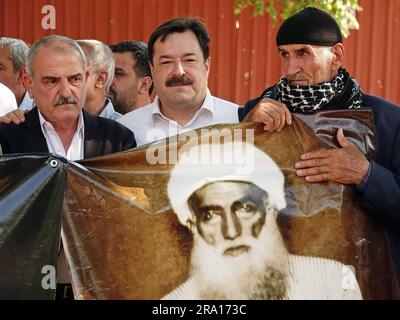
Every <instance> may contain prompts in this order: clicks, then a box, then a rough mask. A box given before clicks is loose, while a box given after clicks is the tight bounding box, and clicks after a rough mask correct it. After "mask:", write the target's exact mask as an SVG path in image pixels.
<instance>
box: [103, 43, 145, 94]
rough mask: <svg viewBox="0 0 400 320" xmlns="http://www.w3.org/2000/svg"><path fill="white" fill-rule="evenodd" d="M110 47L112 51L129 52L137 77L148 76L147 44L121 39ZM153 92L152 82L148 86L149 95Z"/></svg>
mask: <svg viewBox="0 0 400 320" xmlns="http://www.w3.org/2000/svg"><path fill="white" fill-rule="evenodd" d="M110 49H111V51H112V52H114V53H125V52H130V53H131V54H132V57H133V59H134V60H135V61H136V62H135V65H134V66H133V70H134V71H135V73H136V74H137V75H138V76H139V77H150V78H152V76H151V71H150V65H149V51H148V49H147V45H146V44H145V43H144V42H140V41H122V42H119V43H117V44H112V45H110ZM152 92H153V84H152V85H151V87H150V88H149V95H151V93H152Z"/></svg>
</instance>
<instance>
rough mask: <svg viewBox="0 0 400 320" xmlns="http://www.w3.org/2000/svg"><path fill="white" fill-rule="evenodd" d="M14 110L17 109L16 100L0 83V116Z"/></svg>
mask: <svg viewBox="0 0 400 320" xmlns="http://www.w3.org/2000/svg"><path fill="white" fill-rule="evenodd" d="M15 109H17V100H16V99H15V95H14V93H13V92H12V91H11V90H10V89H8V87H6V86H5V85H3V84H2V83H0V116H4V115H5V114H7V113H9V112H10V111H13V110H15Z"/></svg>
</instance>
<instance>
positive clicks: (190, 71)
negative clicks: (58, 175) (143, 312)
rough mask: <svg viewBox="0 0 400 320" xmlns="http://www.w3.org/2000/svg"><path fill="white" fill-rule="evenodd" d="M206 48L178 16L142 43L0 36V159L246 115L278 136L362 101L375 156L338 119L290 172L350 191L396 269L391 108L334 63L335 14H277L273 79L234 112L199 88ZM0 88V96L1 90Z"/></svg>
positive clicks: (129, 140)
mask: <svg viewBox="0 0 400 320" xmlns="http://www.w3.org/2000/svg"><path fill="white" fill-rule="evenodd" d="M209 43H210V38H209V35H208V32H207V28H206V26H205V25H204V24H203V23H202V22H200V21H199V20H198V19H195V18H188V17H185V18H176V19H173V20H170V21H167V22H165V23H163V24H161V25H160V26H158V27H157V28H156V29H155V30H154V32H153V33H152V34H151V36H150V38H149V41H148V44H147V45H146V44H145V43H142V42H136V41H125V42H121V43H118V44H113V45H110V46H107V45H106V44H104V43H101V42H100V41H97V40H78V41H75V40H72V39H69V38H67V37H63V36H56V35H52V36H47V37H45V38H42V39H40V40H38V41H37V42H36V43H34V44H33V45H32V46H31V47H30V48H29V47H28V46H27V45H26V44H25V43H24V42H23V41H22V40H19V39H11V38H0V83H2V84H4V86H6V87H8V89H10V91H11V92H12V93H13V94H14V96H15V102H14V105H13V106H11V109H13V108H14V109H15V110H14V111H11V112H8V113H6V114H3V116H2V117H0V122H1V123H2V124H0V147H1V150H0V154H1V152H2V153H3V154H8V153H22V152H51V153H56V154H58V155H62V156H64V157H66V158H67V159H69V160H79V159H83V158H88V157H93V156H98V155H103V154H109V153H113V152H118V151H122V150H127V149H130V148H134V147H136V146H137V145H142V144H146V143H150V142H153V141H156V140H159V139H162V138H165V137H168V136H171V135H176V134H179V133H182V132H186V131H189V130H192V129H196V128H200V127H204V126H208V125H212V124H222V123H227V124H228V123H238V122H240V121H255V122H261V123H263V124H264V128H265V130H268V131H270V132H279V131H281V130H282V129H283V128H284V126H286V125H291V123H292V113H304V114H308V113H314V112H318V111H319V110H328V109H329V110H333V109H360V108H370V109H372V111H373V114H374V122H375V126H376V135H377V144H378V156H377V159H376V160H371V159H367V158H366V157H365V156H364V155H363V154H362V153H361V152H360V151H359V149H358V148H357V147H356V146H355V145H354V144H352V142H350V141H349V140H348V139H347V138H346V137H345V135H344V133H343V130H342V129H340V126H339V124H338V131H337V141H338V143H339V145H340V147H339V148H335V149H328V150H324V151H316V152H310V153H306V154H304V155H302V156H301V158H300V159H299V161H298V162H297V163H296V164H295V168H294V169H295V170H296V173H297V175H298V176H300V177H304V179H305V181H307V182H308V183H317V182H323V181H334V182H337V183H341V184H345V185H351V186H353V188H354V192H355V193H356V194H357V196H358V199H359V201H360V202H361V203H362V204H363V205H364V206H365V207H366V208H367V209H368V211H369V212H371V213H372V214H375V215H376V216H377V217H379V218H380V219H381V220H382V221H383V223H384V224H385V226H386V228H387V230H388V235H389V238H390V245H391V250H392V256H393V260H394V262H395V266H396V268H397V273H398V275H399V276H400V254H399V252H400V237H399V234H400V233H399V232H398V231H399V228H400V215H399V208H400V108H399V107H398V106H396V105H395V104H394V103H391V102H389V101H386V100H384V99H382V98H379V97H375V96H370V95H367V94H364V93H363V92H362V91H361V89H360V86H359V84H358V83H357V81H356V79H354V78H353V77H352V76H351V75H350V74H349V73H348V72H347V71H346V70H345V69H344V68H343V66H342V64H343V58H344V52H345V50H344V47H343V44H342V35H341V31H340V28H339V26H338V25H337V23H336V22H335V20H334V19H333V18H332V17H331V16H329V15H328V14H327V13H325V12H324V11H321V10H319V9H316V8H306V9H304V10H302V11H300V12H299V13H297V14H295V15H293V16H292V17H290V18H288V19H287V20H286V21H284V23H283V24H282V26H281V27H280V29H279V31H278V34H277V38H276V45H277V50H278V52H279V55H280V62H281V71H282V74H281V79H280V80H279V82H278V83H277V84H275V85H274V86H272V87H271V88H268V89H266V90H265V91H264V92H263V93H262V94H261V95H260V96H259V97H258V98H256V99H253V100H250V101H249V102H247V103H246V104H245V106H244V107H239V106H238V105H237V104H235V103H233V102H229V101H226V100H223V99H220V98H218V97H215V96H213V95H212V94H211V92H210V90H209V89H208V76H209V73H210V72H212V68H211V58H210V49H209ZM0 89H1V90H3V89H2V88H1V87H0ZM153 89H154V92H155V99H154V101H153V102H151V96H152V92H153ZM6 90H7V89H6ZM0 95H1V96H0V100H1V101H2V100H3V97H6V96H7V97H9V96H10V93H9V92H8V94H3V91H0ZM4 99H6V98H4ZM7 99H9V98H7ZM11 100H12V99H11ZM0 106H1V104H0ZM7 111H9V109H7ZM0 112H1V110H0ZM0 115H1V114H0ZM188 201H189V200H188ZM195 216H196V215H194V217H195ZM193 223H196V222H195V221H194V222H193ZM236 236H240V234H238V235H236ZM224 237H225V236H224ZM399 278H400V277H399ZM60 283H64V284H65V283H66V282H65V280H64V281H60Z"/></svg>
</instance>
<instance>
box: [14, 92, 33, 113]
mask: <svg viewBox="0 0 400 320" xmlns="http://www.w3.org/2000/svg"><path fill="white" fill-rule="evenodd" d="M34 106H35V102H34V101H33V99H31V97H30V96H29V93H28V91H25V95H24V99H22V102H21V104H20V105H19V106H18V109H19V110H32V109H33V107H34Z"/></svg>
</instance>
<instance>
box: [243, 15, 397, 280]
mask: <svg viewBox="0 0 400 320" xmlns="http://www.w3.org/2000/svg"><path fill="white" fill-rule="evenodd" d="M276 43H277V47H278V51H279V54H280V57H281V69H282V78H281V79H280V81H279V82H278V83H277V84H276V85H275V86H273V87H271V88H268V89H266V90H265V91H264V92H263V93H262V94H261V96H260V97H258V98H256V99H253V100H250V101H249V102H247V104H246V105H245V107H244V108H241V109H240V110H239V112H240V115H239V118H240V119H241V120H243V118H245V119H247V120H248V121H257V122H262V123H264V124H265V129H266V130H268V131H271V132H275V131H276V132H279V131H281V130H282V128H283V127H284V126H285V125H286V124H287V125H290V124H291V122H292V115H291V113H303V114H304V113H313V112H317V111H318V110H333V109H358V108H370V109H372V111H373V114H374V123H375V127H376V136H377V144H378V155H377V159H376V160H371V159H366V158H365V156H364V155H363V154H362V153H361V152H360V151H359V150H358V149H357V147H356V146H355V145H353V144H352V143H351V142H350V141H349V140H348V139H347V138H346V137H345V136H344V134H343V130H342V129H340V128H338V131H337V140H338V143H339V145H340V148H338V149H330V150H323V151H316V152H310V153H306V154H303V155H302V156H301V159H299V161H298V162H297V163H296V164H295V168H296V173H297V175H298V176H300V177H304V179H305V180H306V181H307V182H310V183H315V182H323V181H328V180H332V181H335V182H337V183H342V184H346V185H353V186H354V189H355V192H356V193H357V194H358V196H359V198H360V201H361V202H362V204H363V205H365V206H366V207H367V209H369V211H371V212H373V213H374V214H376V215H377V216H378V217H379V218H380V219H381V220H382V221H383V222H384V223H385V225H386V226H387V230H388V235H389V238H390V244H391V251H392V255H393V259H394V263H395V266H396V269H397V274H398V279H400V237H399V234H400V232H399V230H400V108H399V107H398V106H396V105H394V104H393V103H390V102H388V101H386V100H383V99H381V98H378V97H373V96H369V95H366V94H363V93H362V92H361V90H360V87H359V85H358V83H357V81H356V80H355V79H354V78H352V77H351V76H350V75H349V73H348V72H347V71H346V70H345V69H343V68H342V66H341V65H342V62H343V57H344V48H343V45H342V36H341V32H340V28H339V26H338V25H337V23H336V22H335V20H334V19H333V18H332V17H331V16H329V15H328V14H327V13H325V12H324V11H322V10H319V9H316V8H306V9H304V10H302V11H300V12H299V13H297V14H295V15H293V16H291V17H289V18H288V19H287V20H286V21H285V22H284V23H283V24H282V26H281V27H280V29H279V31H278V34H277V37H276ZM338 127H339V124H338Z"/></svg>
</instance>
